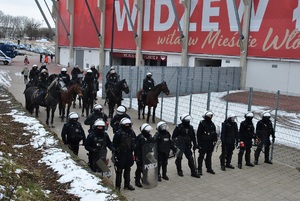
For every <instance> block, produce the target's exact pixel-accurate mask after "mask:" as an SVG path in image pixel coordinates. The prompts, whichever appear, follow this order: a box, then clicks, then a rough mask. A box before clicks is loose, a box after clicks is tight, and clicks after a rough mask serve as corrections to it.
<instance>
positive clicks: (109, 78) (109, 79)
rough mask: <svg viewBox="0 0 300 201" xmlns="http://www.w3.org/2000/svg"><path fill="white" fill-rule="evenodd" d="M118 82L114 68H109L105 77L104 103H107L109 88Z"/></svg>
mask: <svg viewBox="0 0 300 201" xmlns="http://www.w3.org/2000/svg"><path fill="white" fill-rule="evenodd" d="M118 81H119V75H118V74H117V72H116V70H115V68H113V67H111V69H110V70H109V71H108V73H107V75H106V83H105V92H106V98H107V100H106V102H108V97H109V93H110V91H111V87H112V86H113V85H114V84H115V83H117V82H118Z"/></svg>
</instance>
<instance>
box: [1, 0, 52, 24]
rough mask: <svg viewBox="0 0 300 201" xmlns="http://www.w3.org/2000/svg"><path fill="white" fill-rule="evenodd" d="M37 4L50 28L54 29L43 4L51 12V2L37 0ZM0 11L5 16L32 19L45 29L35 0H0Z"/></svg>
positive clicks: (48, 0)
mask: <svg viewBox="0 0 300 201" xmlns="http://www.w3.org/2000/svg"><path fill="white" fill-rule="evenodd" d="M38 2H39V3H40V6H41V7H42V9H43V11H44V14H45V15H46V17H47V19H48V22H49V24H50V26H51V27H54V22H53V20H52V18H51V15H50V13H49V11H48V8H47V6H46V4H45V2H46V3H47V5H48V7H49V9H50V11H52V0H38ZM0 10H1V11H2V12H3V13H4V14H5V15H12V16H26V17H29V18H34V19H35V20H37V21H39V22H41V23H42V26H43V27H47V25H46V23H45V22H44V18H43V16H42V14H41V12H40V10H39V8H38V6H37V5H36V2H35V0H0Z"/></svg>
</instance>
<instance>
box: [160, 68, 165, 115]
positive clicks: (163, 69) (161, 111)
mask: <svg viewBox="0 0 300 201" xmlns="http://www.w3.org/2000/svg"><path fill="white" fill-rule="evenodd" d="M164 79H165V68H161V82H163V81H164ZM163 105H164V94H163V93H162V96H161V109H160V120H162V113H163Z"/></svg>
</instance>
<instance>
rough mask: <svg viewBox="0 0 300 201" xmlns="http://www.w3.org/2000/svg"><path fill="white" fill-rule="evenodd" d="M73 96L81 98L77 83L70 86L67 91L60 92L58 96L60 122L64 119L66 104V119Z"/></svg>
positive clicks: (79, 87)
mask: <svg viewBox="0 0 300 201" xmlns="http://www.w3.org/2000/svg"><path fill="white" fill-rule="evenodd" d="M74 94H77V95H78V96H79V97H81V96H82V90H81V86H80V85H79V84H78V83H74V84H72V85H71V86H69V88H68V90H67V91H65V92H61V94H60V100H59V116H60V117H61V121H62V122H63V121H64V119H65V110H66V105H67V104H68V108H67V114H66V117H67V118H68V115H69V113H70V107H71V105H72V100H73V96H74Z"/></svg>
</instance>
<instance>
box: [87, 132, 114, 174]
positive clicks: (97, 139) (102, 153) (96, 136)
mask: <svg viewBox="0 0 300 201" xmlns="http://www.w3.org/2000/svg"><path fill="white" fill-rule="evenodd" d="M84 147H85V149H86V150H87V151H89V153H88V155H89V166H90V168H91V170H92V171H93V172H102V170H101V168H100V167H98V165H97V164H96V162H97V161H98V160H99V159H101V160H103V162H104V163H105V162H106V156H107V147H108V148H109V149H110V150H111V151H112V152H114V151H115V149H114V147H113V145H112V142H111V140H110V138H109V136H108V134H107V133H106V132H105V130H104V129H98V128H97V127H94V128H93V129H92V130H91V132H90V133H89V135H88V136H87V138H86V141H85V143H84Z"/></svg>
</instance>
